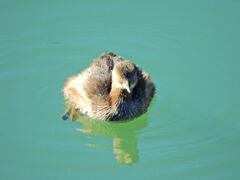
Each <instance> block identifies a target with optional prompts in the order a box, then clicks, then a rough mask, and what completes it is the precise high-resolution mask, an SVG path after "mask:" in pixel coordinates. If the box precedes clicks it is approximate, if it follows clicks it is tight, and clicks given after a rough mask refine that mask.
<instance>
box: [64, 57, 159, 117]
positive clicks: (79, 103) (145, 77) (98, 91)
mask: <svg viewBox="0 0 240 180" xmlns="http://www.w3.org/2000/svg"><path fill="white" fill-rule="evenodd" d="M63 93H64V98H65V101H66V103H67V105H68V109H67V112H66V114H65V115H64V116H63V118H64V119H67V118H68V117H70V118H72V119H74V114H72V112H73V111H74V110H75V111H79V112H81V113H82V114H85V115H87V116H89V117H90V118H93V119H100V120H106V121H120V120H128V119H134V118H136V117H138V116H140V115H141V114H143V113H145V112H146V111H147V108H148V106H149V104H150V102H151V100H152V98H153V96H154V93H155V86H154V84H153V82H152V79H151V77H150V76H149V74H148V73H146V72H143V71H142V70H141V69H140V68H138V67H137V66H136V65H135V64H134V63H133V62H131V61H129V60H125V59H123V58H122V57H120V56H117V55H116V54H114V53H103V54H102V55H101V56H100V57H99V58H98V59H96V60H94V61H93V62H92V63H91V64H90V67H89V68H87V69H85V70H83V71H82V72H81V73H80V74H78V75H75V76H72V77H70V78H69V79H68V80H67V82H66V83H65V84H64V86H63Z"/></svg>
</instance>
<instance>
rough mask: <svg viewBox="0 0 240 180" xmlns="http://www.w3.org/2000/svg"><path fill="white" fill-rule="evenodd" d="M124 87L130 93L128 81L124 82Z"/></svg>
mask: <svg viewBox="0 0 240 180" xmlns="http://www.w3.org/2000/svg"><path fill="white" fill-rule="evenodd" d="M124 87H125V89H126V90H127V92H128V93H129V94H130V93H131V89H130V87H129V83H128V82H126V83H125V84H124Z"/></svg>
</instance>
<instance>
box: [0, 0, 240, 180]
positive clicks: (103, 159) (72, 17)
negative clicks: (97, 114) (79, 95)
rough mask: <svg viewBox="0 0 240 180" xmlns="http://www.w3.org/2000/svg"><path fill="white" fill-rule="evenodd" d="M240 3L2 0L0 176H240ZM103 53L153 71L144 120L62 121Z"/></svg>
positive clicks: (45, 177)
mask: <svg viewBox="0 0 240 180" xmlns="http://www.w3.org/2000/svg"><path fill="white" fill-rule="evenodd" d="M239 8H240V3H239V2H238V1H234V0H232V1H217V0H213V1H206V0H203V1H182V0H177V1H144V2H140V1H117V2H113V1H66V2H64V1H45V0H44V1H27V0H21V1H16V0H12V1H6V0H1V1H0V24H1V27H0V83H1V86H0V87H1V88H0V99H1V101H0V107H1V126H0V132H1V136H0V137H1V139H0V140H1V141H0V142H1V150H0V152H1V155H0V159H1V160H0V168H1V170H0V177H1V179H6V180H13V179H34V180H37V179H39V180H42V179H59V180H60V179H174V180H175V179H184V180H185V179H218V180H219V179H238V178H239V175H240V173H239V168H240V163H239V162H240V155H239V152H240V143H239V138H240V132H239V129H240V121H239V117H240V111H239V109H240V103H239V102H240V96H239V92H240V84H239V77H240V71H239V65H240V61H239V58H240V52H239V41H240V35H239V32H240V24H239V18H240V13H239ZM104 51H113V52H115V53H117V54H118V55H121V56H123V57H125V58H128V59H130V60H132V61H134V62H135V63H136V64H138V65H139V66H140V67H142V68H143V69H144V70H145V71H147V72H149V73H150V75H151V76H152V78H153V81H154V82H155V84H156V87H157V92H156V96H155V98H154V100H153V102H152V104H151V107H150V108H149V111H148V113H146V114H144V115H143V116H141V117H139V118H138V119H135V120H134V121H130V122H124V123H106V122H99V121H93V120H89V119H86V118H83V119H82V120H81V122H79V121H75V122H72V121H69V120H68V121H63V120H62V119H61V116H62V114H63V112H64V103H63V95H62V93H61V87H62V85H63V84H64V82H65V81H66V79H67V78H68V77H69V76H71V75H73V74H76V73H78V72H80V71H81V70H82V69H84V68H86V67H87V66H88V65H89V64H90V62H91V60H92V59H94V58H96V57H98V56H99V55H100V54H101V53H102V52H104Z"/></svg>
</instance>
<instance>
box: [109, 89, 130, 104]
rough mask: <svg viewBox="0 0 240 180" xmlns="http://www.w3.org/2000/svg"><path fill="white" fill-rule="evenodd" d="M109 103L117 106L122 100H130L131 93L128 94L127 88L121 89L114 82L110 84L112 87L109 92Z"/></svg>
mask: <svg viewBox="0 0 240 180" xmlns="http://www.w3.org/2000/svg"><path fill="white" fill-rule="evenodd" d="M110 98H111V105H112V106H118V105H119V104H121V103H123V102H130V101H131V100H132V93H131V94H129V93H128V92H127V90H125V89H121V88H119V87H117V86H115V85H114V84H112V89H111V92H110Z"/></svg>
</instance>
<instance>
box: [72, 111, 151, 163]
mask: <svg viewBox="0 0 240 180" xmlns="http://www.w3.org/2000/svg"><path fill="white" fill-rule="evenodd" d="M76 121H78V122H81V123H82V125H83V126H82V127H81V128H77V129H76V130H77V131H80V132H83V133H86V134H91V135H95V136H107V137H111V138H113V146H112V148H113V153H114V154H115V158H116V159H117V162H118V163H120V164H128V165H131V164H135V163H137V162H138V161H139V149H138V138H137V131H139V130H141V129H143V128H145V127H147V125H148V123H147V121H148V117H147V113H146V114H144V115H143V116H141V117H139V118H138V119H135V120H131V121H125V122H107V121H100V120H94V119H90V118H88V117H86V116H82V115H81V114H80V113H78V114H77V115H76ZM86 145H87V146H91V147H95V148H106V147H105V146H104V145H99V144H86Z"/></svg>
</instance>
